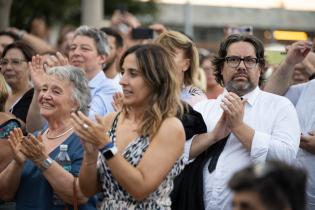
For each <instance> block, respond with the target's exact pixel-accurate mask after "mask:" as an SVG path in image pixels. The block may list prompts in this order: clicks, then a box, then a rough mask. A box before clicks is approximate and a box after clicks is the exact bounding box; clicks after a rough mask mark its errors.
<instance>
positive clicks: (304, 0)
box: [159, 0, 315, 11]
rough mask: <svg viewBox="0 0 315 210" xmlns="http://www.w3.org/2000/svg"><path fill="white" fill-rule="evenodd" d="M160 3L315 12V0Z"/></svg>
mask: <svg viewBox="0 0 315 210" xmlns="http://www.w3.org/2000/svg"><path fill="white" fill-rule="evenodd" d="M159 2H161V3H172V4H185V3H187V2H189V3H190V4H195V5H209V6H222V7H245V8H262V9H269V8H284V9H288V10H305V11H315V0H159Z"/></svg>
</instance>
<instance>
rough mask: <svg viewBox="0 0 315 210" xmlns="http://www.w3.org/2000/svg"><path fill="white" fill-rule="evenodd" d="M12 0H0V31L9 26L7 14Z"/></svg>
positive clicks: (8, 14)
mask: <svg viewBox="0 0 315 210" xmlns="http://www.w3.org/2000/svg"><path fill="white" fill-rule="evenodd" d="M11 4H12V0H0V31H2V30H4V29H5V28H7V27H8V26H9V16H10V8H11Z"/></svg>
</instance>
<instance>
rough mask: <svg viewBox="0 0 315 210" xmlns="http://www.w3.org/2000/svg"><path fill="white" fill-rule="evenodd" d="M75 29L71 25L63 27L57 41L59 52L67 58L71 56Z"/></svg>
mask: <svg viewBox="0 0 315 210" xmlns="http://www.w3.org/2000/svg"><path fill="white" fill-rule="evenodd" d="M75 29H76V28H75V27H74V26H71V25H65V26H62V27H61V29H60V31H59V36H58V40H57V50H58V51H59V52H60V53H61V54H63V55H64V56H65V57H68V56H69V50H70V45H71V42H72V40H73V38H74V31H75Z"/></svg>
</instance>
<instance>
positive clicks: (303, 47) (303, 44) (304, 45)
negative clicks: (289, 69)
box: [285, 41, 312, 65]
mask: <svg viewBox="0 0 315 210" xmlns="http://www.w3.org/2000/svg"><path fill="white" fill-rule="evenodd" d="M311 48H312V43H311V42H309V41H297V42H294V43H293V44H292V45H290V46H288V47H287V48H286V50H287V57H286V59H285V62H286V63H287V64H289V65H295V64H298V63H300V62H302V61H303V60H304V58H305V57H306V56H307V54H308V53H309V52H310V51H311Z"/></svg>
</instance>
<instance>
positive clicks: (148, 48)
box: [119, 44, 182, 136]
mask: <svg viewBox="0 0 315 210" xmlns="http://www.w3.org/2000/svg"><path fill="white" fill-rule="evenodd" d="M119 66H120V69H121V72H122V75H123V76H122V79H121V80H120V84H121V85H122V88H123V92H124V107H123V110H124V112H125V113H127V114H128V110H129V109H130V108H132V109H140V110H143V113H144V116H143V121H142V124H141V126H140V129H139V133H140V134H141V135H150V136H154V135H155V134H156V132H157V130H158V129H159V127H160V125H161V123H162V121H163V120H164V119H165V118H167V117H170V116H175V115H176V114H177V113H178V112H179V113H181V112H182V105H181V102H180V98H179V94H180V85H179V82H178V80H177V79H176V69H175V65H174V61H173V59H172V58H170V56H169V54H168V53H167V51H166V50H165V49H164V48H162V47H161V46H159V45H152V44H147V45H135V46H133V47H131V48H129V49H128V50H126V51H125V52H124V54H123V55H122V57H121V60H120V63H119Z"/></svg>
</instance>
